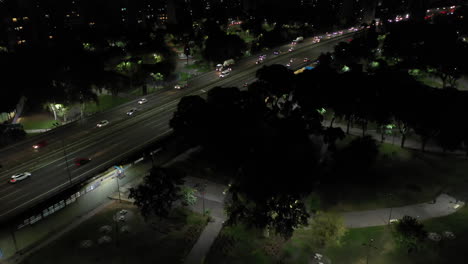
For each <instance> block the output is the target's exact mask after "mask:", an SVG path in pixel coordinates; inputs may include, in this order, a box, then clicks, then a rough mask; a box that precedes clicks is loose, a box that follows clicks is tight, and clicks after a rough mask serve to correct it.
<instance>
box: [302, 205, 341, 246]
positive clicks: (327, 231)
mask: <svg viewBox="0 0 468 264" xmlns="http://www.w3.org/2000/svg"><path fill="white" fill-rule="evenodd" d="M309 228H310V233H311V236H310V237H312V244H313V245H312V247H314V248H317V247H318V248H322V249H323V248H327V247H329V246H335V245H339V244H340V241H341V238H342V237H343V236H344V235H345V234H346V232H347V230H346V227H345V225H344V222H343V218H342V217H341V216H339V215H338V214H334V213H324V212H318V213H317V214H316V215H315V216H314V217H313V219H312V222H311V223H310V225H309Z"/></svg>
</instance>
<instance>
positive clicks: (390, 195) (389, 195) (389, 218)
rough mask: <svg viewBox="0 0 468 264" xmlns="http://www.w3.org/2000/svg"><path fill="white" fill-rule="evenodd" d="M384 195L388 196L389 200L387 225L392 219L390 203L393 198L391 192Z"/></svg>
mask: <svg viewBox="0 0 468 264" xmlns="http://www.w3.org/2000/svg"><path fill="white" fill-rule="evenodd" d="M386 196H387V197H388V201H389V202H390V210H389V213H388V225H389V226H390V224H391V220H392V210H393V206H392V205H391V201H392V200H393V198H394V197H393V194H391V193H388V194H386Z"/></svg>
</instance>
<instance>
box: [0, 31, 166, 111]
mask: <svg viewBox="0 0 468 264" xmlns="http://www.w3.org/2000/svg"><path fill="white" fill-rule="evenodd" d="M151 36H153V37H151ZM101 42H102V41H100V40H95V42H86V43H83V42H81V40H79V39H77V38H75V37H73V36H63V37H62V38H59V39H57V40H56V43H55V45H54V46H31V47H24V48H21V49H18V50H16V51H15V52H8V53H2V54H0V56H1V60H0V70H1V71H2V72H3V73H4V75H3V76H4V79H3V81H2V85H3V86H4V87H5V88H6V89H4V90H5V91H4V94H3V95H2V96H1V102H2V103H1V104H0V105H1V107H2V108H1V109H0V111H2V112H3V111H5V112H8V111H11V110H12V109H13V108H14V106H15V105H16V103H17V101H18V99H19V97H20V96H22V95H24V96H26V97H27V98H28V101H27V102H28V107H29V108H32V109H39V108H42V107H43V106H44V105H47V106H48V107H49V106H50V108H51V110H52V111H53V112H54V114H55V116H57V114H58V111H59V109H58V108H56V107H55V105H63V106H65V107H66V106H69V105H71V104H73V103H79V104H80V105H81V115H83V110H84V109H83V107H84V104H85V102H88V101H95V102H97V92H99V91H100V90H101V89H102V88H105V89H107V90H109V91H110V92H111V93H112V94H113V95H117V94H118V93H119V92H120V91H122V90H124V89H126V88H127V87H128V86H130V85H131V84H133V85H138V86H145V84H146V82H147V81H148V80H149V79H154V80H155V81H158V80H160V79H161V76H163V77H164V76H169V75H170V74H171V73H172V71H173V70H174V68H175V62H174V60H173V59H172V57H173V54H172V51H171V50H170V49H169V48H168V47H167V46H166V44H165V42H164V39H163V38H162V35H158V36H156V35H151V32H141V35H140V37H139V38H136V39H133V40H123V41H110V42H109V43H111V44H112V45H110V44H109V43H101ZM149 53H154V54H157V56H160V57H161V58H163V59H162V60H161V61H158V62H157V63H145V62H144V61H143V56H144V54H149ZM119 62H122V63H123V64H124V65H126V66H128V67H123V68H122V67H121V68H119V67H117V66H118V65H121V64H122V63H119ZM114 65H117V66H115V67H114ZM62 109H63V108H62Z"/></svg>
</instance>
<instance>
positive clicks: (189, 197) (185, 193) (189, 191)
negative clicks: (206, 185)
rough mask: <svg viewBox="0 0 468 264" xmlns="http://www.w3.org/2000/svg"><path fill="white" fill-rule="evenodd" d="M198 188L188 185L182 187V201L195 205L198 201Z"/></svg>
mask: <svg viewBox="0 0 468 264" xmlns="http://www.w3.org/2000/svg"><path fill="white" fill-rule="evenodd" d="M196 193H197V189H194V188H190V187H187V186H184V187H182V203H183V204H185V205H189V206H191V205H194V204H195V203H196V202H197V196H195V194H196Z"/></svg>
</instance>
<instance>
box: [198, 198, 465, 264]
mask: <svg viewBox="0 0 468 264" xmlns="http://www.w3.org/2000/svg"><path fill="white" fill-rule="evenodd" d="M423 224H424V226H425V229H426V230H427V231H428V232H437V233H439V234H442V233H443V232H444V231H451V232H453V233H454V234H455V236H456V238H455V239H453V240H448V239H443V240H442V241H441V242H433V241H430V240H427V241H425V242H424V243H423V248H422V250H420V251H418V252H412V253H411V254H408V253H407V251H406V249H404V248H399V247H397V246H396V244H395V242H394V240H393V236H392V234H391V229H390V228H389V227H388V226H380V227H368V228H356V229H349V230H348V232H347V233H346V235H345V236H344V237H343V238H342V240H341V242H340V245H337V246H332V247H329V248H316V247H314V246H313V243H312V240H313V238H312V237H311V236H310V234H311V232H309V231H310V230H308V229H298V230H296V231H295V233H294V235H293V237H292V238H291V239H290V240H288V241H284V240H282V239H280V238H278V237H276V236H274V235H270V238H265V237H263V236H262V232H260V231H259V230H251V229H247V228H245V227H243V226H234V227H224V228H223V230H222V231H221V235H220V236H219V237H218V238H217V240H216V241H215V244H214V246H213V247H212V250H211V251H210V253H209V256H208V257H207V262H206V263H208V264H212V263H226V264H231V263H277V262H278V261H280V260H281V261H282V262H281V263H288V264H289V263H291V264H308V263H310V262H309V261H310V260H311V257H312V256H313V255H314V254H315V253H320V254H322V255H324V256H325V257H326V258H327V259H329V260H330V261H331V263H340V264H341V263H343V264H365V263H367V262H366V260H367V258H368V261H369V262H368V263H372V264H395V263H398V264H442V263H453V264H463V263H466V260H465V250H466V245H467V243H468V208H466V207H464V208H462V209H460V210H459V211H458V212H456V213H455V214H452V215H449V216H445V217H440V218H434V219H431V220H427V221H424V222H423ZM371 240H373V241H372V242H371ZM366 244H367V245H369V244H370V245H372V247H367V246H366ZM324 263H327V262H324Z"/></svg>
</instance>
